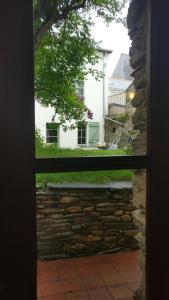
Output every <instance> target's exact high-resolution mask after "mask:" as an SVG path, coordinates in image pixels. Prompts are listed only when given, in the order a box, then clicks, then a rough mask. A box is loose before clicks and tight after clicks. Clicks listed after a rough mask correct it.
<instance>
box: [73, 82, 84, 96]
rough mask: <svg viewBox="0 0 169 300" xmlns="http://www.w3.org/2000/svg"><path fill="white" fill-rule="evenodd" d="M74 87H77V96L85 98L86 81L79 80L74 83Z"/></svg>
mask: <svg viewBox="0 0 169 300" xmlns="http://www.w3.org/2000/svg"><path fill="white" fill-rule="evenodd" d="M74 86H75V89H76V93H77V95H78V96H80V97H84V81H83V80H77V81H75V82H74Z"/></svg>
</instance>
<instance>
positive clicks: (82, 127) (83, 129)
mask: <svg viewBox="0 0 169 300" xmlns="http://www.w3.org/2000/svg"><path fill="white" fill-rule="evenodd" d="M83 134H84V136H83ZM79 141H80V142H79ZM83 141H85V142H84V143H83ZM77 144H78V146H81V147H85V146H87V123H86V122H85V123H84V122H78V127H77Z"/></svg>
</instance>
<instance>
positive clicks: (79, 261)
mask: <svg viewBox="0 0 169 300" xmlns="http://www.w3.org/2000/svg"><path fill="white" fill-rule="evenodd" d="M92 264H93V263H92V261H91V259H90V256H89V257H79V258H76V259H75V265H76V266H77V267H87V266H91V265H92Z"/></svg>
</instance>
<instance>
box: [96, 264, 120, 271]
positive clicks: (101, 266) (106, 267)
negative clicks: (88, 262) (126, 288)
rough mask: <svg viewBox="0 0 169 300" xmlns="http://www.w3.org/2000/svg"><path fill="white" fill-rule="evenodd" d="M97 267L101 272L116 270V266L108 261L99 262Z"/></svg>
mask: <svg viewBox="0 0 169 300" xmlns="http://www.w3.org/2000/svg"><path fill="white" fill-rule="evenodd" d="M96 268H97V270H98V271H99V272H100V273H101V274H102V273H105V272H116V269H115V268H114V266H113V265H111V264H108V263H97V264H96Z"/></svg>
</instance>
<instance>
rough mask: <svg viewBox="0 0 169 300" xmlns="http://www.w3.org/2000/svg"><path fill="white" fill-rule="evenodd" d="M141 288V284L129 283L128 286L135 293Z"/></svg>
mask: <svg viewBox="0 0 169 300" xmlns="http://www.w3.org/2000/svg"><path fill="white" fill-rule="evenodd" d="M139 286H140V282H139V281H138V282H133V283H129V284H128V287H129V288H130V289H131V290H132V291H133V292H135V291H136V290H137V289H138V288H139Z"/></svg>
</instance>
